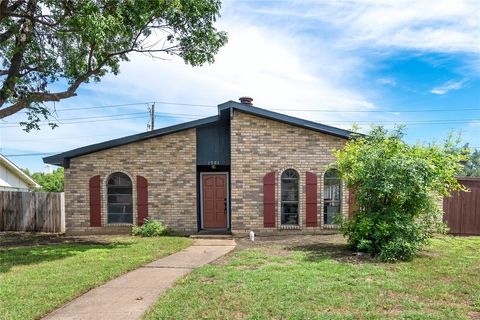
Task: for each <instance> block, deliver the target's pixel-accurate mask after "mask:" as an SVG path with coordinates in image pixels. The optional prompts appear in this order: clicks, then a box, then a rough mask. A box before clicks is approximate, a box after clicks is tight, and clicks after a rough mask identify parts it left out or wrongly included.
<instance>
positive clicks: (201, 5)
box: [0, 0, 227, 130]
mask: <svg viewBox="0 0 480 320" xmlns="http://www.w3.org/2000/svg"><path fill="white" fill-rule="evenodd" d="M220 6H221V3H220V1H219V0H125V1H119V0H76V1H58V0H38V1H13V0H3V1H0V12H1V14H0V81H1V85H0V86H1V87H0V119H1V118H4V117H6V116H9V115H11V114H14V113H15V112H18V111H20V110H22V109H26V113H27V117H28V119H27V121H25V122H23V123H22V124H23V125H25V129H26V130H30V129H38V123H39V121H40V120H41V118H44V119H46V120H48V119H49V116H50V112H51V110H50V109H48V108H47V107H46V106H45V105H44V104H43V103H44V102H47V101H59V100H61V99H67V98H70V97H72V96H75V95H76V91H77V89H78V88H79V86H80V85H81V84H82V83H87V82H90V81H100V79H101V78H102V77H103V76H105V75H106V74H108V73H113V74H118V72H119V69H120V63H121V62H122V61H128V60H129V56H128V54H129V53H143V54H146V55H148V56H151V57H158V58H162V57H165V55H167V56H168V55H177V56H180V57H181V58H183V60H184V61H185V63H187V64H190V65H192V66H198V65H202V64H204V63H212V62H213V61H214V55H215V54H216V53H217V52H218V50H219V49H220V48H221V47H222V46H223V45H225V43H226V42H227V36H226V33H225V32H223V31H218V30H216V28H215V27H214V23H215V21H216V19H217V17H218V16H219V12H220ZM59 88H61V89H59ZM53 89H55V90H58V91H57V92H52V90H53ZM51 125H52V126H55V124H54V123H51Z"/></svg>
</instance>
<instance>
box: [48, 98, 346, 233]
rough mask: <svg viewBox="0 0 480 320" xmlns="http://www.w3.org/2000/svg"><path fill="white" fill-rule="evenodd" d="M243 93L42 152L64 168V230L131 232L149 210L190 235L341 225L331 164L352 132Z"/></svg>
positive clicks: (342, 205)
mask: <svg viewBox="0 0 480 320" xmlns="http://www.w3.org/2000/svg"><path fill="white" fill-rule="evenodd" d="M240 101H241V103H238V102H234V101H228V102H226V103H222V104H220V105H219V106H218V115H216V116H212V117H208V118H204V119H200V120H195V121H191V122H186V123H182V124H179V125H174V126H170V127H166V128H161V129H157V130H153V131H149V132H144V133H140V134H136V135H132V136H127V137H124V138H120V139H115V140H110V141H106V142H102V143H98V144H94V145H90V146H86V147H82V148H78V149H74V150H71V151H67V152H64V153H60V154H57V155H54V156H50V157H46V158H44V162H45V163H49V164H53V165H58V166H63V167H64V168H65V207H66V228H67V232H68V233H76V234H79V233H115V232H120V231H127V230H128V229H129V228H130V226H131V225H132V224H141V223H142V222H143V221H144V219H145V218H146V217H150V218H153V219H157V220H160V221H162V222H163V223H165V224H166V225H167V226H168V227H169V228H171V229H173V230H174V231H176V232H179V233H185V234H193V233H196V232H199V231H201V230H206V231H208V230H212V231H222V230H223V231H225V232H232V233H233V234H242V233H248V232H249V231H250V230H253V231H255V232H256V233H259V234H265V233H274V232H285V230H288V232H303V233H305V232H307V233H316V232H322V230H324V229H330V228H334V227H335V226H334V225H333V217H334V215H336V214H343V215H346V214H347V213H348V192H347V191H346V189H345V187H344V185H343V184H342V182H341V181H340V180H339V178H338V174H337V172H336V171H335V170H332V169H328V168H329V165H330V164H331V163H332V162H334V160H335V158H334V155H333V153H332V151H333V150H334V149H340V148H342V147H343V146H344V144H345V143H346V141H347V140H348V139H349V138H350V137H351V135H352V132H350V131H347V130H343V129H339V128H335V127H330V126H326V125H323V124H320V123H316V122H312V121H308V120H303V119H299V118H295V117H291V116H287V115H284V114H280V113H276V112H272V111H269V110H265V109H261V108H258V107H255V106H253V105H252V99H251V98H246V97H245V98H241V99H240Z"/></svg>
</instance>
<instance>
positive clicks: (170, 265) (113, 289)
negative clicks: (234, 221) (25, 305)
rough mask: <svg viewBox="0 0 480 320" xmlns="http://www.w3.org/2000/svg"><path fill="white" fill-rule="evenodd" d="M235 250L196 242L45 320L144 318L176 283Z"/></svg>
mask: <svg viewBox="0 0 480 320" xmlns="http://www.w3.org/2000/svg"><path fill="white" fill-rule="evenodd" d="M233 248H235V240H217V239H197V240H195V241H194V242H193V245H192V246H190V247H188V248H186V249H185V250H183V251H180V252H177V253H174V254H172V255H170V256H167V257H165V258H162V259H159V260H157V261H154V262H152V263H149V264H147V265H145V266H143V267H141V268H139V269H136V270H134V271H131V272H129V273H127V274H125V275H123V276H120V277H118V278H116V279H113V280H111V281H109V282H107V283H105V284H104V285H101V286H100V287H97V288H95V289H92V290H90V291H89V292H87V293H85V294H84V295H82V296H80V297H78V298H76V299H74V300H72V301H71V302H69V303H67V304H66V305H64V306H63V307H61V308H60V309H57V310H55V311H53V312H52V313H50V314H49V315H47V316H46V317H45V318H44V319H49V320H51V319H69V320H74V319H75V320H86V319H98V320H100V319H115V320H121V319H141V317H142V315H143V314H144V313H145V312H146V311H147V310H148V308H150V306H151V305H152V304H153V303H155V301H156V300H157V299H158V297H159V296H160V294H162V293H163V292H164V291H165V290H167V289H168V288H169V287H171V286H172V284H173V283H174V282H175V280H177V279H178V278H180V277H181V276H184V275H185V274H187V273H189V272H190V271H192V270H193V269H194V268H197V267H200V266H202V265H204V264H207V263H210V262H212V261H214V260H216V259H218V258H220V257H221V256H223V255H225V254H227V253H228V252H230V251H231V250H233Z"/></svg>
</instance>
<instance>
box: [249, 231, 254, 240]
mask: <svg viewBox="0 0 480 320" xmlns="http://www.w3.org/2000/svg"><path fill="white" fill-rule="evenodd" d="M250 240H251V241H255V232H253V231H250Z"/></svg>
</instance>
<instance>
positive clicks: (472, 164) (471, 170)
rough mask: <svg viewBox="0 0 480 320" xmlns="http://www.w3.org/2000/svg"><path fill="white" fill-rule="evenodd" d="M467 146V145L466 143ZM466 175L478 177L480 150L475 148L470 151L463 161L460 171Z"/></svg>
mask: <svg viewBox="0 0 480 320" xmlns="http://www.w3.org/2000/svg"><path fill="white" fill-rule="evenodd" d="M467 147H468V145H467ZM460 175H462V176H466V177H480V150H479V149H475V150H473V151H472V153H470V156H469V158H468V159H467V161H465V164H464V166H463V170H462V172H461V173H460Z"/></svg>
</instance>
